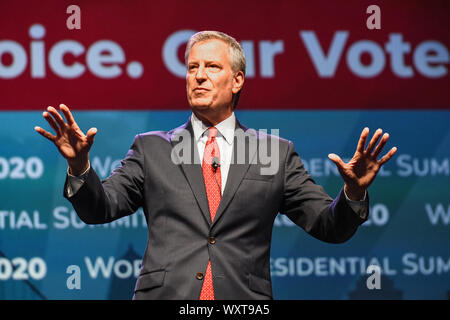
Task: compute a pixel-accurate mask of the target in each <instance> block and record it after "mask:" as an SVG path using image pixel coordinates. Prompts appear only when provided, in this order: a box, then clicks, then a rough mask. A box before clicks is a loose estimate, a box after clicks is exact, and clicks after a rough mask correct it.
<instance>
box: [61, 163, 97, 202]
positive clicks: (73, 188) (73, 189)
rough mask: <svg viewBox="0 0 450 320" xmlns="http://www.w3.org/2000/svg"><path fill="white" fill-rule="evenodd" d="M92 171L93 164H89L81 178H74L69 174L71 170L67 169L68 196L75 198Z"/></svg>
mask: <svg viewBox="0 0 450 320" xmlns="http://www.w3.org/2000/svg"><path fill="white" fill-rule="evenodd" d="M90 169H91V164H90V163H89V166H88V168H87V169H86V171H84V172H83V173H82V174H80V175H79V176H74V175H72V174H70V173H69V168H67V190H66V191H67V196H68V197H69V198H70V197H73V196H74V195H75V194H76V193H77V192H78V190H80V188H81V187H82V186H83V184H84V181H86V177H87V175H88V173H89V170H90Z"/></svg>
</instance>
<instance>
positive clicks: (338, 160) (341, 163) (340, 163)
mask: <svg viewBox="0 0 450 320" xmlns="http://www.w3.org/2000/svg"><path fill="white" fill-rule="evenodd" d="M328 158H329V159H330V160H331V161H333V162H334V163H335V164H336V166H337V167H338V169H343V168H344V166H345V163H344V161H342V159H341V157H339V156H338V155H337V154H335V153H330V154H329V155H328Z"/></svg>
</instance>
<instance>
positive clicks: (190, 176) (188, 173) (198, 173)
mask: <svg viewBox="0 0 450 320" xmlns="http://www.w3.org/2000/svg"><path fill="white" fill-rule="evenodd" d="M183 132H184V134H183ZM186 133H188V134H187V135H185V134H186ZM181 134H183V137H185V136H186V137H187V138H188V139H189V141H187V142H185V143H186V145H188V146H190V147H191V162H190V163H185V162H182V163H181V165H180V166H181V169H182V171H183V173H184V175H185V177H186V179H187V181H188V183H189V186H190V187H191V189H192V192H193V193H194V196H195V199H196V200H197V203H198V206H199V207H200V209H201V211H202V213H203V216H204V218H205V219H206V221H207V222H208V224H209V225H211V215H210V213H209V206H208V198H207V197H206V189H205V182H204V180H203V172H202V166H201V164H200V163H201V162H200V161H199V156H198V149H197V143H196V141H195V138H194V130H193V129H192V124H191V121H190V119H189V120H188V122H187V123H185V124H184V125H182V126H181V127H178V128H176V129H174V130H173V132H172V135H171V143H172V147H173V148H175V146H176V145H177V144H178V143H181V142H182V139H180V138H178V136H179V135H181ZM178 159H179V157H178Z"/></svg>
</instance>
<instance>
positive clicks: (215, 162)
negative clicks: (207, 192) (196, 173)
mask: <svg viewBox="0 0 450 320" xmlns="http://www.w3.org/2000/svg"><path fill="white" fill-rule="evenodd" d="M211 165H212V167H213V169H214V180H216V183H217V187H218V188H219V191H220V193H221V194H222V189H221V188H220V184H219V181H217V176H216V173H217V168H219V167H220V162H219V158H217V157H213V158H212V160H211Z"/></svg>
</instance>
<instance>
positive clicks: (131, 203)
mask: <svg viewBox="0 0 450 320" xmlns="http://www.w3.org/2000/svg"><path fill="white" fill-rule="evenodd" d="M144 175H145V174H144V151H143V149H142V141H141V139H140V136H139V135H137V136H136V137H135V139H134V142H133V144H132V146H131V148H130V150H129V151H128V153H127V155H126V157H125V159H124V160H122V161H121V165H120V166H119V167H118V168H116V169H115V170H114V171H113V172H112V174H111V176H109V177H108V178H107V179H105V180H103V181H101V180H100V179H99V177H98V176H97V173H96V172H95V170H94V169H93V168H92V167H91V168H90V170H89V172H88V174H87V176H86V179H85V182H84V183H83V185H82V187H81V188H80V189H79V190H78V191H77V192H76V193H75V194H74V195H73V196H71V197H69V196H68V194H67V183H68V181H67V178H66V182H65V185H64V197H65V198H67V199H68V200H69V201H70V202H71V203H72V206H73V208H74V209H75V211H76V212H77V214H78V216H79V217H80V219H81V220H82V221H83V222H85V223H87V224H101V223H108V222H111V221H114V220H117V219H119V218H122V217H124V216H127V215H130V214H132V213H134V212H135V211H136V210H137V209H138V208H139V207H140V206H142V203H143V188H144Z"/></svg>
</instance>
